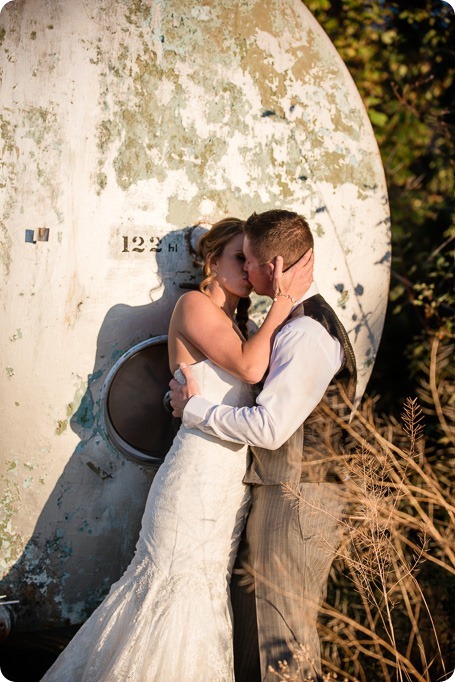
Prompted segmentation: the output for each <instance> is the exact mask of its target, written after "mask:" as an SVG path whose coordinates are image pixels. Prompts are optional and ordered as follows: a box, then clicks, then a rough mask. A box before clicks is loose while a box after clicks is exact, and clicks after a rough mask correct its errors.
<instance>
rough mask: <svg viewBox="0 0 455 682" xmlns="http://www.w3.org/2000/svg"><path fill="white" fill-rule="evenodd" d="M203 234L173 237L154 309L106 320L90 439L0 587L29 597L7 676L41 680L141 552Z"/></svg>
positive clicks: (84, 426) (76, 419)
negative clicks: (173, 329)
mask: <svg viewBox="0 0 455 682" xmlns="http://www.w3.org/2000/svg"><path fill="white" fill-rule="evenodd" d="M202 231H203V228H199V227H198V228H184V229H182V230H178V231H174V232H171V233H169V234H168V235H166V236H165V237H164V238H163V239H162V241H161V245H160V246H161V251H160V252H159V253H157V254H156V255H157V265H158V278H159V280H160V282H161V284H160V285H159V286H158V287H156V288H155V289H152V290H151V291H150V299H151V302H150V303H148V304H145V305H142V306H136V307H132V306H129V305H126V304H123V303H119V304H118V305H115V306H113V307H112V308H110V309H109V310H108V311H107V313H106V315H105V317H104V320H103V324H102V325H101V328H100V330H99V333H98V337H97V347H96V354H95V358H94V364H93V370H92V372H91V374H90V375H89V376H88V377H87V379H86V381H84V382H83V386H84V389H85V390H83V391H81V392H80V396H79V398H80V399H79V404H78V406H77V409H76V410H75V411H74V413H73V415H72V416H71V418H70V422H69V423H70V426H71V429H72V430H73V432H74V433H76V434H77V436H78V438H79V443H78V445H77V447H76V448H75V449H74V452H73V453H72V454H71V455H70V456H69V458H68V461H67V463H66V465H65V467H64V469H63V471H62V472H61V474H60V476H59V479H58V481H57V483H56V485H55V487H54V489H53V490H52V492H51V494H50V496H49V498H48V500H47V502H46V504H45V505H44V507H43V508H42V510H41V513H40V515H39V518H38V520H37V523H36V526H35V529H34V532H33V535H32V537H31V538H30V540H29V541H28V542H27V544H26V545H25V547H24V549H23V552H22V554H21V556H20V557H19V558H18V560H17V561H16V563H15V564H14V565H13V566H12V568H11V569H10V571H9V573H8V574H7V575H6V576H5V577H4V578H3V579H2V581H1V583H0V594H2V595H7V596H8V599H18V600H19V604H17V605H13V606H11V607H5V608H8V609H10V615H11V618H12V628H11V634H10V635H9V637H6V638H5V639H4V641H3V642H2V643H0V669H1V672H2V674H3V675H4V676H5V677H6V678H7V679H11V680H14V682H34V681H35V680H39V679H40V678H41V676H42V675H43V674H44V672H45V671H46V670H47V668H48V667H49V666H50V665H51V664H52V662H53V660H54V659H55V658H56V657H57V655H58V654H59V653H60V651H61V650H62V649H63V648H64V646H65V645H66V643H67V642H68V641H69V639H70V638H71V637H72V636H73V635H74V634H75V632H76V631H77V629H78V627H80V625H81V624H82V623H83V622H84V621H85V620H86V619H87V618H88V616H89V615H90V614H91V613H92V611H93V610H94V609H95V608H96V607H97V606H98V604H99V603H100V602H101V601H102V600H103V598H104V597H105V595H106V594H107V592H108V591H109V588H110V586H111V585H112V583H114V582H115V581H116V580H118V578H119V577H120V576H121V575H122V573H123V572H124V570H125V568H126V567H127V565H128V564H129V562H130V560H131V558H132V556H133V553H134V547H135V544H136V540H137V537H138V535H139V530H140V521H141V517H142V511H143V509H144V506H145V501H146V498H147V494H148V491H149V488H150V484H151V482H152V480H153V476H154V474H155V472H156V470H157V467H158V466H159V463H160V461H162V458H163V457H164V455H165V453H166V451H167V449H168V448H169V446H170V443H171V442H172V438H173V435H174V433H175V431H176V430H177V428H178V423H177V424H176V423H175V422H177V420H175V419H173V418H172V417H171V416H170V414H169V413H168V412H166V411H165V410H164V407H163V402H162V401H163V397H164V394H165V392H166V390H167V388H168V382H169V380H170V378H171V374H170V371H169V367H168V363H167V344H166V339H167V337H166V335H167V330H168V325H169V319H170V314H171V312H172V309H173V307H174V305H175V302H176V301H177V299H178V298H179V296H180V295H181V294H182V293H183V292H184V290H185V289H187V288H196V286H197V281H198V277H199V274H200V273H199V272H198V271H197V269H196V268H195V267H194V264H193V261H192V257H191V255H190V250H191V248H192V246H193V245H194V244H195V241H196V240H197V237H198V236H199V235H200V234H201V232H202ZM171 250H172V253H173V258H174V261H175V253H176V250H177V251H179V250H180V256H179V268H178V269H177V270H176V269H173V270H172V272H170V271H169V268H168V267H167V264H166V254H167V253H169V252H171ZM76 371H77V370H76ZM71 390H72V389H71V387H69V393H71ZM150 394H152V395H150ZM108 403H109V404H108ZM122 405H123V408H122ZM116 433H117V436H118V438H117V440H116V437H115V434H116ZM113 443H115V444H113ZM122 443H123V447H122ZM125 443H126V446H128V447H129V451H128V447H126V449H125ZM136 455H138V456H136ZM4 634H5V635H7V632H6V631H5V633H4Z"/></svg>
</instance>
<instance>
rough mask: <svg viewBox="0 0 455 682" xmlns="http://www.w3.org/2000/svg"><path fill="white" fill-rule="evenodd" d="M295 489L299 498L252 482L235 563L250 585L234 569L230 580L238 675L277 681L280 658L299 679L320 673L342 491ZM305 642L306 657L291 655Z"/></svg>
mask: <svg viewBox="0 0 455 682" xmlns="http://www.w3.org/2000/svg"><path fill="white" fill-rule="evenodd" d="M299 493H300V497H301V500H300V502H299V503H297V500H296V499H289V498H288V497H287V496H286V495H284V494H283V491H282V488H281V486H252V506H251V512H250V515H249V517H248V521H247V525H246V529H245V533H244V538H243V540H242V544H241V547H240V550H239V555H238V558H237V562H236V570H238V569H239V567H241V566H245V565H246V566H247V567H249V569H251V570H252V573H253V584H254V591H250V592H248V591H247V590H246V589H245V587H244V585H243V584H242V582H244V580H242V575H239V574H238V573H234V577H233V581H232V584H231V598H232V607H233V612H234V661H235V680H236V682H272V681H275V680H276V679H277V677H276V676H275V675H274V674H273V673H272V672H271V671H270V666H271V667H273V668H274V669H275V670H278V669H279V666H278V661H287V662H288V665H289V668H290V669H291V670H292V671H294V672H296V671H297V670H300V672H299V679H300V680H302V681H303V680H308V679H309V680H317V679H318V678H319V676H320V674H321V663H320V645H319V638H318V633H317V629H316V622H317V617H318V609H319V605H320V603H321V601H322V600H323V599H324V598H325V596H326V588H327V579H328V576H329V571H330V567H331V565H332V562H333V559H334V556H335V553H336V550H337V548H338V547H339V544H340V540H341V535H342V531H341V524H340V519H341V515H342V510H343V506H344V504H345V498H344V497H343V489H342V486H340V485H339V484H337V483H301V484H300V487H299ZM243 578H245V576H244V575H243ZM250 583H251V580H250ZM302 647H303V649H304V654H303V656H302V655H301V654H300V653H299V656H298V657H297V656H296V657H295V658H294V657H293V653H294V652H302Z"/></svg>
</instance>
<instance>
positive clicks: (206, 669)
mask: <svg viewBox="0 0 455 682" xmlns="http://www.w3.org/2000/svg"><path fill="white" fill-rule="evenodd" d="M242 226H243V222H242V221H241V220H238V219H236V218H225V219H224V220H221V221H220V222H218V223H216V224H215V225H213V227H212V228H211V229H210V230H209V231H208V232H207V233H206V234H204V235H203V236H202V237H201V239H200V240H199V242H198V247H197V251H198V256H199V258H200V260H201V262H202V263H203V268H204V275H205V279H204V280H203V281H202V283H201V285H200V291H191V292H188V293H186V294H184V295H183V296H182V297H181V298H180V299H179V301H178V302H177V304H176V306H175V309H174V312H173V315H172V319H171V324H170V329H169V339H168V346H169V362H170V367H171V371H173V372H174V375H175V377H176V378H177V379H178V380H179V381H181V382H183V381H184V379H183V375H182V373H181V372H180V370H179V369H178V367H179V364H180V363H182V362H183V363H187V364H191V365H192V366H193V371H194V374H195V377H196V378H197V380H198V382H199V384H200V386H201V388H202V390H203V392H204V395H205V396H206V397H207V398H209V399H211V400H213V401H214V402H216V403H221V402H223V403H224V404H227V405H232V406H243V405H248V406H250V405H252V404H253V403H254V396H253V392H252V386H251V384H254V383H256V382H258V381H260V380H261V379H262V377H263V375H264V373H265V371H266V370H267V366H268V361H269V353H270V348H271V343H272V339H273V336H274V334H275V332H276V331H277V329H278V328H279V326H280V325H281V324H282V323H283V322H284V320H285V319H286V317H287V316H288V314H289V313H290V310H291V306H292V301H291V298H294V297H295V298H297V297H300V296H301V295H303V293H304V292H305V291H306V289H308V287H309V285H310V283H311V279H312V257H311V256H310V257H303V258H302V260H301V261H300V262H299V263H298V264H297V265H295V266H293V267H292V268H291V269H290V270H288V271H287V272H286V273H285V274H284V275H283V274H282V272H281V269H282V259H281V258H277V262H276V267H275V271H276V274H275V282H274V283H275V290H276V291H278V290H280V291H281V293H283V294H285V295H283V296H280V297H278V298H277V300H276V301H274V302H273V304H272V306H271V308H270V311H269V313H268V315H267V317H266V319H265V321H264V323H263V325H262V326H261V328H260V330H259V331H258V332H257V333H256V334H255V335H254V336H253V337H252V338H250V339H248V340H247V339H246V321H247V313H246V311H247V307H248V304H249V299H248V296H249V294H250V293H251V290H252V287H251V285H250V283H249V282H248V279H247V274H246V272H245V271H244V269H243V266H244V256H243V251H242V245H243V231H242ZM286 295H287V296H286ZM245 299H246V301H245ZM246 454H247V448H246V446H243V445H237V444H233V443H227V442H224V441H220V440H218V439H216V438H212V437H210V436H207V435H205V434H203V433H202V432H200V431H197V432H196V430H191V429H186V428H184V427H181V428H180V430H179V432H178V433H177V435H176V437H175V440H174V442H173V444H172V447H171V449H170V451H169V452H168V454H167V455H166V458H165V461H164V463H163V464H162V465H161V467H160V469H159V470H158V473H157V474H156V476H155V478H154V480H153V483H152V486H151V488H150V492H149V495H148V499H147V503H146V507H145V511H144V515H143V518H142V529H141V533H140V536H139V540H138V542H137V545H136V551H135V555H134V558H133V560H132V562H131V564H130V565H129V567H128V568H127V570H126V571H125V573H124V574H123V576H122V578H120V580H119V581H118V582H117V583H115V584H114V585H112V587H111V589H110V592H109V594H108V595H107V597H106V598H105V600H104V601H103V602H102V604H101V605H100V606H99V607H98V608H97V609H96V610H95V612H94V613H93V614H92V615H91V616H90V618H89V619H88V620H87V621H86V622H85V624H84V625H83V626H82V627H81V629H80V630H79V631H78V633H77V634H76V635H75V637H74V638H73V639H72V641H71V642H70V643H69V645H68V646H67V647H66V649H65V650H64V651H63V653H62V654H61V655H60V656H59V658H58V659H57V660H56V661H55V663H54V664H53V666H52V667H51V668H50V669H49V670H48V672H47V673H46V674H45V676H44V677H43V678H42V682H127V681H131V682H200V680H207V681H209V682H233V680H234V672H233V653H232V618H231V609H230V598H229V581H230V577H231V572H232V567H233V563H234V559H235V555H236V551H237V546H238V542H239V539H240V534H241V532H242V529H243V526H244V522H245V519H246V515H247V512H248V507H249V493H248V488H247V486H245V485H244V484H243V483H242V478H243V475H244V473H245V469H246Z"/></svg>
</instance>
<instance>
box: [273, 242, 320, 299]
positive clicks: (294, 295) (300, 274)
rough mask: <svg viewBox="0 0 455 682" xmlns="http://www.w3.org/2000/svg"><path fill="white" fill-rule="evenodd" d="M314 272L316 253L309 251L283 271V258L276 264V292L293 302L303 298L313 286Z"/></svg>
mask: <svg viewBox="0 0 455 682" xmlns="http://www.w3.org/2000/svg"><path fill="white" fill-rule="evenodd" d="M313 270H314V252H313V249H308V251H307V252H306V253H304V254H303V256H301V257H300V258H299V260H298V261H297V262H296V263H294V264H293V265H291V267H288V268H287V269H286V270H284V271H283V258H282V257H281V256H277V257H276V258H275V262H274V280H273V285H274V290H275V292H280V293H281V294H282V295H285V296H288V297H290V298H291V299H293V300H298V299H299V298H301V297H302V296H303V295H304V294H306V292H307V291H308V289H309V288H310V286H311V283H312V281H313Z"/></svg>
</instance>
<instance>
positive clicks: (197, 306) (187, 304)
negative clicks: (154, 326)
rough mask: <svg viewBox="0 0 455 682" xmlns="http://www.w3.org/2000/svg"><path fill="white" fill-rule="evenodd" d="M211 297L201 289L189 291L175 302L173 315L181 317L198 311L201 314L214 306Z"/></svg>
mask: <svg viewBox="0 0 455 682" xmlns="http://www.w3.org/2000/svg"><path fill="white" fill-rule="evenodd" d="M212 305H213V304H212V303H211V301H210V298H209V297H208V296H207V295H206V294H203V293H202V292H201V291H198V290H196V289H195V290H194V291H188V292H186V293H185V294H183V295H182V296H180V298H179V299H178V301H177V303H176V304H175V308H174V313H173V316H174V317H175V316H178V317H179V318H180V317H182V316H186V315H193V314H194V313H195V312H197V313H198V314H199V315H200V314H201V312H203V311H205V310H209V309H211V308H212Z"/></svg>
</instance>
